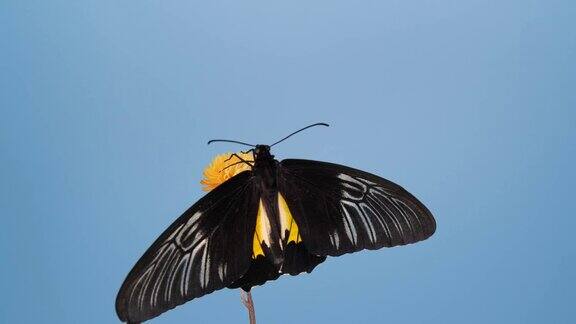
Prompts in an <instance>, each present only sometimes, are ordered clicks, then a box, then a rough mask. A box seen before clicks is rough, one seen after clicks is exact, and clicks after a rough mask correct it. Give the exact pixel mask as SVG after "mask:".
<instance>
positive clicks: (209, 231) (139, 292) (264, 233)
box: [116, 123, 436, 323]
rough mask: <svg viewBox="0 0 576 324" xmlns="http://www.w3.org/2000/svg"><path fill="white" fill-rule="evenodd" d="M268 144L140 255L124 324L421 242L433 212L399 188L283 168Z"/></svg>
mask: <svg viewBox="0 0 576 324" xmlns="http://www.w3.org/2000/svg"><path fill="white" fill-rule="evenodd" d="M318 125H323V126H328V124H325V123H316V124H313V125H310V126H307V127H304V128H302V129H300V130H298V131H296V132H293V133H292V134H290V135H288V136H286V137H285V138H283V139H282V140H280V141H277V142H276V143H274V144H272V145H252V144H248V143H244V142H238V141H231V140H212V141H210V142H209V144H210V143H211V142H218V141H221V142H233V143H239V144H243V145H250V146H252V149H250V150H249V151H247V152H243V153H245V154H244V155H243V156H244V157H246V156H247V154H251V155H252V159H251V160H247V159H245V158H244V157H242V156H240V155H238V154H232V155H231V156H230V158H232V157H234V158H235V160H236V161H237V162H235V163H234V164H231V165H229V167H230V166H233V165H235V164H242V165H243V166H247V167H246V168H244V170H243V171H241V172H239V173H238V174H236V175H234V176H232V177H231V178H230V179H228V180H227V181H225V182H224V183H222V184H220V185H218V186H216V187H215V188H214V189H213V190H212V191H210V192H209V193H208V194H206V195H205V196H204V197H202V198H201V199H200V200H199V201H198V202H196V203H195V204H194V205H193V206H192V207H190V208H189V209H188V210H186V211H185V212H184V214H182V216H180V217H179V218H178V219H176V221H174V223H172V225H170V226H169V227H168V229H166V230H165V231H164V232H163V233H162V234H161V235H160V237H159V238H158V239H157V240H156V241H155V242H154V243H153V244H152V246H151V247H150V248H149V249H148V250H147V251H146V253H144V255H143V256H142V257H141V258H140V260H139V261H138V262H137V263H136V265H135V266H134V268H133V269H132V270H131V271H130V273H129V274H128V276H127V277H126V279H125V281H124V283H123V284H122V286H121V288H120V291H119V293H118V296H117V299H116V311H117V314H118V317H119V318H120V320H121V321H124V322H129V323H137V322H142V321H145V320H148V319H151V318H153V317H156V316H158V315H160V314H161V313H163V312H165V311H167V310H170V309H172V308H174V307H176V306H178V305H181V304H183V303H185V302H187V301H189V300H191V299H194V298H198V297H200V296H203V295H206V294H209V293H211V292H213V291H215V290H218V289H222V288H226V287H227V288H241V289H243V290H244V291H250V288H251V287H254V286H257V285H262V284H264V283H265V282H266V281H269V280H275V279H277V278H278V277H279V276H280V275H282V274H290V275H297V274H300V273H303V272H308V273H310V272H312V270H313V269H314V268H315V267H316V266H317V265H319V264H320V263H322V262H324V261H325V260H326V257H328V256H339V255H342V254H345V253H353V252H357V251H361V250H365V249H367V250H375V249H380V248H382V247H393V246H398V245H405V244H410V243H415V242H418V241H422V240H425V239H427V238H428V237H430V236H431V235H432V234H433V233H434V232H435V230H436V222H435V220H434V217H433V216H432V214H431V213H430V211H429V210H428V209H427V208H426V207H425V206H424V205H423V204H422V203H421V202H420V201H419V200H418V199H416V198H415V197H414V196H413V195H412V194H410V193H409V192H408V191H406V190H404V189H403V188H402V187H400V186H399V185H397V184H395V183H393V182H391V181H389V180H386V179H383V178H381V177H379V176H376V175H373V174H370V173H368V172H364V171H360V170H357V169H353V168H350V167H347V166H343V165H338V164H333V163H328V162H319V161H311V160H300V159H287V160H282V161H277V160H276V159H274V155H272V154H271V151H270V150H271V147H272V146H274V145H276V144H278V143H279V142H281V141H283V140H285V139H287V138H288V137H290V136H292V135H294V134H296V133H298V132H300V131H302V130H304V129H307V128H310V127H313V126H318Z"/></svg>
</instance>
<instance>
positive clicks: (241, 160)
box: [224, 153, 254, 166]
mask: <svg viewBox="0 0 576 324" xmlns="http://www.w3.org/2000/svg"><path fill="white" fill-rule="evenodd" d="M233 157H237V158H238V160H240V162H243V163H246V164H248V165H249V166H252V164H250V163H248V162H254V161H246V160H244V159H243V158H241V157H240V156H239V155H238V154H236V153H232V154H231V155H230V157H228V158H227V159H226V160H224V162H228V161H230V159H231V158H233ZM234 164H237V163H234Z"/></svg>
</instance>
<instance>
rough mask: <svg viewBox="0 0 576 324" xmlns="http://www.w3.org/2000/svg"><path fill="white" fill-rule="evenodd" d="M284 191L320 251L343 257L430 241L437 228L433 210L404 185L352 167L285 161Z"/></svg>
mask: <svg viewBox="0 0 576 324" xmlns="http://www.w3.org/2000/svg"><path fill="white" fill-rule="evenodd" d="M278 183H279V190H280V192H281V193H282V194H283V195H284V196H285V198H286V202H287V204H288V206H289V208H290V210H291V211H292V215H293V217H294V219H295V221H296V223H297V224H298V227H299V229H300V234H301V236H302V241H303V242H304V244H305V245H306V247H307V248H308V249H309V250H310V252H311V253H313V254H316V255H332V256H336V255H341V254H344V253H351V252H356V251H360V250H363V249H370V250H373V249H379V248H381V247H392V246H396V245H404V244H409V243H415V242H418V241H421V240H425V239H426V238H428V237H430V236H431V235H432V234H433V233H434V231H435V230H436V222H435V220H434V217H433V216H432V214H431V213H430V211H429V210H428V209H427V208H426V207H425V206H424V205H423V204H422V203H421V202H420V201H418V199H416V198H415V197H414V196H413V195H411V194H410V193H409V192H407V191H406V190H404V189H403V188H402V187H400V186H399V185H397V184H395V183H393V182H391V181H388V180H386V179H383V178H380V177H378V176H376V175H373V174H370V173H367V172H364V171H360V170H356V169H353V168H349V167H346V166H342V165H338V164H333V163H327V162H318V161H309V160H295V159H290V160H283V161H282V162H281V163H280V171H279V180H278Z"/></svg>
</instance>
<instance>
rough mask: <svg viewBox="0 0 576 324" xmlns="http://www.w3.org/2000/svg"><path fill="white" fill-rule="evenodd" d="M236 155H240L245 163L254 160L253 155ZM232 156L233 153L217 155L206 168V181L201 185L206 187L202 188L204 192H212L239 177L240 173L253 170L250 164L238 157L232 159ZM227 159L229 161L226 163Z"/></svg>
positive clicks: (203, 180)
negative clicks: (236, 176)
mask: <svg viewBox="0 0 576 324" xmlns="http://www.w3.org/2000/svg"><path fill="white" fill-rule="evenodd" d="M236 154H238V155H239V156H240V157H241V158H242V159H244V160H245V161H252V159H253V156H252V153H236ZM230 156H232V153H224V154H220V155H216V157H214V159H213V160H212V162H211V163H210V164H209V165H208V166H207V167H206V169H204V179H202V181H200V183H201V184H202V185H203V186H204V187H203V188H202V189H203V190H204V191H210V190H212V189H214V188H216V187H218V186H219V185H221V184H222V183H224V182H225V181H226V180H228V179H230V178H232V177H233V176H235V175H237V174H238V173H240V172H242V171H245V170H250V169H251V167H250V166H249V165H248V164H246V163H243V162H240V159H238V158H237V157H236V156H233V157H232V158H230ZM229 158H230V159H229ZM227 159H229V160H228V161H226V160H227ZM238 162H240V163H238ZM233 164H234V165H233ZM230 165H232V166H230ZM228 166H230V167H228Z"/></svg>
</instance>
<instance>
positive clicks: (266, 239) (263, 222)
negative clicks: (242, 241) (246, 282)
mask: <svg viewBox="0 0 576 324" xmlns="http://www.w3.org/2000/svg"><path fill="white" fill-rule="evenodd" d="M270 230H271V228H270V220H268V214H267V213H266V209H265V208H264V204H263V203H262V199H260V204H259V206H258V215H257V216H256V230H255V231H254V240H253V242H252V257H253V258H254V259H255V258H256V257H257V256H259V255H264V250H263V249H262V243H267V244H268V245H270Z"/></svg>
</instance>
